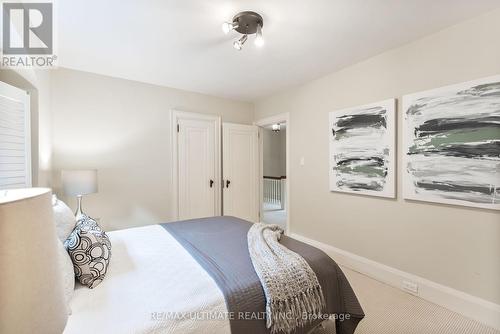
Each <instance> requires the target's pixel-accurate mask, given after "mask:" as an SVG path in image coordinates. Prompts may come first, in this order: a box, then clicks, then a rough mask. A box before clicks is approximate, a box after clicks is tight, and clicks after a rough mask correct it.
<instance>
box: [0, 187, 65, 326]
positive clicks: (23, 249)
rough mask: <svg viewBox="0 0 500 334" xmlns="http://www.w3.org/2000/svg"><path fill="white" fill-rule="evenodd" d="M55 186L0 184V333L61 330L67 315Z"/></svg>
mask: <svg viewBox="0 0 500 334" xmlns="http://www.w3.org/2000/svg"><path fill="white" fill-rule="evenodd" d="M57 242H58V239H57V234H56V227H55V224H54V220H53V217H52V192H51V191H50V189H45V188H29V189H12V190H0V264H1V270H0V333H16V334H17V333H47V334H50V333H62V331H63V330H64V327H65V325H66V321H67V319H68V310H67V306H66V301H65V297H64V288H63V278H62V272H61V270H60V267H59V264H58V257H59V254H58V252H57Z"/></svg>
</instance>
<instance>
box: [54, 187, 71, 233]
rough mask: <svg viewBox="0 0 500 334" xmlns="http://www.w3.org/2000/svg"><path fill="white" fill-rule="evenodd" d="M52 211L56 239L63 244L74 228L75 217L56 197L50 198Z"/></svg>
mask: <svg viewBox="0 0 500 334" xmlns="http://www.w3.org/2000/svg"><path fill="white" fill-rule="evenodd" d="M52 209H53V211H54V221H55V223H56V231H57V237H58V238H59V240H61V242H65V241H66V239H67V238H68V236H69V235H70V233H71V232H72V231H73V229H74V228H75V225H76V218H75V215H74V214H73V211H71V209H70V208H69V207H68V206H67V205H66V204H65V203H64V202H63V201H61V200H58V199H57V197H56V195H53V196H52Z"/></svg>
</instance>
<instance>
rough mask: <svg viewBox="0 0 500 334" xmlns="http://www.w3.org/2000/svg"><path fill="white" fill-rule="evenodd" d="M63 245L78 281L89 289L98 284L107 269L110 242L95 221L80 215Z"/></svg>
mask: <svg viewBox="0 0 500 334" xmlns="http://www.w3.org/2000/svg"><path fill="white" fill-rule="evenodd" d="M64 246H65V247H66V249H67V250H68V253H69V255H70V257H71V260H72V261H73V268H74V270H75V276H76V278H77V279H78V280H79V281H80V283H82V284H83V285H86V286H88V287H89V288H91V289H92V288H95V287H96V286H97V285H99V283H101V282H102V280H103V279H104V276H106V272H107V270H108V265H109V259H110V258H111V242H110V241H109V238H108V236H107V235H106V233H105V232H104V231H103V230H102V229H101V228H100V227H99V225H98V224H97V222H96V221H95V220H94V219H92V218H90V217H88V216H85V215H82V216H80V217H79V219H78V221H77V223H76V227H75V229H74V230H73V232H71V234H70V235H69V237H68V239H67V240H66V241H65V242H64Z"/></svg>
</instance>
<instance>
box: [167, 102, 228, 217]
mask: <svg viewBox="0 0 500 334" xmlns="http://www.w3.org/2000/svg"><path fill="white" fill-rule="evenodd" d="M181 119H184V120H201V121H214V122H215V147H214V150H215V152H214V154H215V172H214V174H215V180H214V184H215V189H214V191H215V215H216V216H220V215H221V184H222V182H221V118H220V116H217V115H211V114H200V113H194V112H187V111H181V110H178V109H172V110H170V134H171V146H170V147H171V153H172V168H171V169H172V218H173V219H172V220H179V171H178V167H179V154H178V132H177V124H178V123H179V120H181Z"/></svg>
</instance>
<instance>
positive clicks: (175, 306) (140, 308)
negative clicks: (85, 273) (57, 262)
mask: <svg viewBox="0 0 500 334" xmlns="http://www.w3.org/2000/svg"><path fill="white" fill-rule="evenodd" d="M108 236H109V238H110V239H111V244H112V256H111V261H110V266H109V270H108V273H107V275H106V278H105V279H104V281H103V282H102V283H101V284H99V285H98V286H97V287H95V288H94V289H89V288H87V287H85V286H82V285H79V284H77V287H76V289H75V293H74V296H73V299H72V300H71V304H70V305H71V309H72V314H71V315H70V316H69V319H68V323H67V325H66V329H65V331H64V333H66V334H73V333H85V334H88V333H91V334H99V333H183V334H184V333H218V334H219V333H221V334H224V333H228V334H230V333H231V331H230V327H229V320H228V319H227V318H226V317H224V316H223V315H224V314H226V312H227V309H226V304H225V301H224V296H223V294H222V292H221V291H220V290H219V288H218V287H217V285H216V283H215V282H214V280H213V279H212V278H211V277H210V276H209V275H208V274H207V272H206V271H205V270H204V269H203V268H202V267H201V266H200V265H199V264H198V263H197V262H196V260H194V259H193V258H192V257H191V255H190V254H189V253H188V252H187V251H186V250H185V249H184V248H183V247H182V246H181V245H180V244H179V243H178V242H177V241H176V240H175V239H174V238H173V237H172V236H171V235H170V234H169V233H168V232H167V231H166V230H165V229H164V228H163V227H161V226H159V225H151V226H146V227H139V228H133V229H127V230H121V231H114V232H109V233H108ZM221 315H222V316H221ZM207 319H208V320H207Z"/></svg>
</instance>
